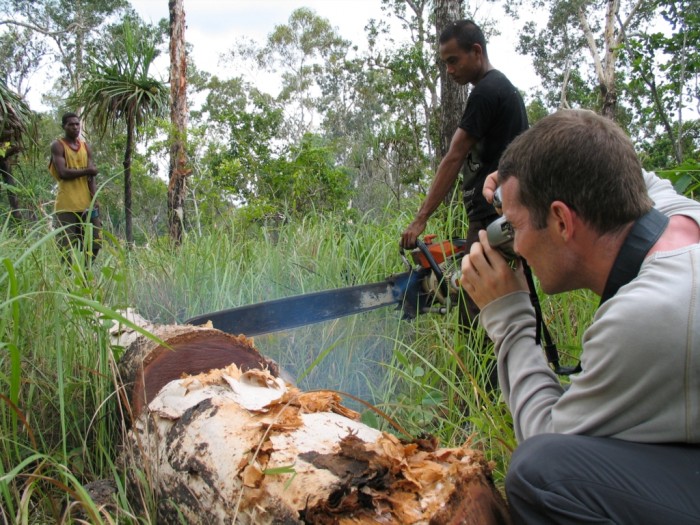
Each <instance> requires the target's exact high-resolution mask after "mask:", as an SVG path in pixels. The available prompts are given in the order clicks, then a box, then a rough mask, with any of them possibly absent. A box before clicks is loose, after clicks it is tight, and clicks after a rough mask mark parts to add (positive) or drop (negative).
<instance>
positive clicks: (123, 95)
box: [69, 20, 169, 134]
mask: <svg viewBox="0 0 700 525" xmlns="http://www.w3.org/2000/svg"><path fill="white" fill-rule="evenodd" d="M156 45H157V43H156V42H154V41H153V40H152V36H150V38H149V34H148V33H145V32H144V31H143V30H142V29H141V28H139V27H138V26H134V25H133V24H132V22H130V21H129V20H126V21H125V22H124V23H123V26H122V39H120V40H115V41H113V46H112V48H111V49H110V51H111V53H110V54H109V56H108V57H105V58H100V57H96V56H93V57H89V58H88V66H89V75H88V78H87V79H86V80H85V81H84V82H83V84H82V86H81V89H80V91H79V92H78V93H76V94H75V95H74V96H73V97H71V99H70V103H69V104H70V105H71V106H73V107H84V108H85V109H84V116H85V117H86V118H87V119H89V120H90V122H92V124H93V125H94V126H95V127H96V128H97V129H98V130H99V131H100V132H101V133H103V134H104V133H105V132H106V131H107V130H108V129H109V128H114V127H116V126H118V125H120V124H123V123H126V124H127V126H129V127H133V126H141V125H143V124H144V123H145V122H147V121H148V119H149V118H151V117H157V116H161V115H163V114H165V112H166V111H167V107H168V96H169V91H168V88H167V87H166V85H165V84H163V83H162V82H161V81H159V80H156V79H154V78H152V77H151V76H150V69H151V66H152V65H153V62H154V60H155V59H156V57H157V56H158V51H157V47H156Z"/></svg>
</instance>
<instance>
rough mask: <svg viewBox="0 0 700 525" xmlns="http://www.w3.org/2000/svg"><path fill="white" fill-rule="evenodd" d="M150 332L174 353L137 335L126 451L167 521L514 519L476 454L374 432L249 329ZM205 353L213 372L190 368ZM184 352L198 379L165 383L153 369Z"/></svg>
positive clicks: (483, 523)
mask: <svg viewBox="0 0 700 525" xmlns="http://www.w3.org/2000/svg"><path fill="white" fill-rule="evenodd" d="M154 332H155V333H156V334H157V335H158V336H159V337H160V338H161V339H163V340H165V341H166V342H167V343H168V345H169V346H171V347H174V348H175V350H168V349H165V348H163V347H159V346H158V345H155V344H154V343H152V342H149V341H146V340H144V339H143V338H142V337H139V338H137V339H136V341H134V342H133V343H131V345H130V346H129V348H128V349H127V351H126V353H125V355H124V358H123V359H122V363H123V366H122V367H121V368H122V369H123V371H122V377H123V378H130V379H131V386H130V387H129V388H127V391H130V393H129V396H128V397H130V398H131V399H132V400H134V404H135V408H134V407H132V413H133V421H132V425H131V428H130V430H129V432H128V435H127V438H126V443H125V447H124V450H125V452H124V454H123V457H122V461H124V462H125V463H126V466H127V469H128V471H129V472H130V473H131V475H130V480H131V481H130V483H131V484H132V485H138V486H139V487H141V493H140V497H141V499H142V500H146V501H148V499H149V498H148V497H144V493H145V492H148V491H151V493H152V495H153V503H151V504H150V505H151V506H155V507H156V508H157V512H158V521H159V523H161V522H162V523H178V522H180V521H179V520H184V521H185V522H187V523H191V524H197V523H241V524H256V525H257V524H268V523H269V524H272V523H275V524H277V523H289V524H296V523H315V524H364V523H366V524H369V523H383V524H418V523H425V524H428V523H430V524H458V523H463V524H475V525H476V524H479V525H488V524H507V523H509V517H508V513H507V508H506V505H505V502H504V500H503V498H502V497H501V495H500V493H499V492H498V491H497V490H496V488H495V487H494V485H493V482H492V479H491V470H490V467H489V465H488V464H487V462H486V460H485V458H484V456H483V454H482V453H481V452H480V451H477V450H473V449H470V448H469V447H468V446H466V445H465V446H463V447H459V448H450V449H446V448H437V447H435V446H429V445H428V446H426V445H425V443H426V442H425V441H420V442H418V441H416V442H410V443H407V442H402V441H400V440H399V439H397V438H396V437H395V436H393V435H391V434H388V433H384V432H380V431H378V430H375V429H373V428H370V427H368V426H366V425H364V424H362V423H361V422H360V421H359V414H357V413H356V412H354V411H352V410H350V409H348V408H346V407H344V406H343V405H342V404H341V402H340V397H339V396H338V395H337V394H336V393H333V392H329V391H320V392H319V391H315V392H302V391H300V390H299V389H297V388H296V387H294V386H293V385H291V384H289V383H287V382H285V381H284V380H282V379H281V378H280V377H279V376H278V371H277V368H276V366H274V363H272V362H271V361H270V360H267V359H265V358H264V357H263V356H261V355H260V354H259V353H258V352H257V350H256V349H255V348H254V347H253V344H252V341H251V340H249V339H246V338H245V337H232V336H229V335H227V334H222V333H221V332H218V331H217V330H213V329H208V328H195V327H189V326H178V327H155V330H154ZM200 340H201V343H200V342H199V341H200ZM209 344H213V345H214V346H216V347H217V348H218V351H216V352H213V353H212V352H210V349H209V347H208V345H209ZM222 349H223V350H222ZM173 354H175V355H177V354H194V356H189V355H188V356H186V355H179V356H177V357H174V356H173ZM209 355H216V356H218V357H216V359H215V361H216V364H214V365H212V366H211V368H212V369H211V370H207V371H205V372H202V371H200V372H201V373H199V372H194V373H192V372H191V371H192V370H194V369H196V368H197V367H201V365H202V363H206V358H207V356H209ZM224 355H229V356H233V357H234V359H233V361H231V362H230V363H226V364H222V361H225V360H226V358H224V357H223V356H224ZM178 362H179V363H183V364H185V365H187V372H188V373H190V374H191V375H186V376H185V377H180V376H179V374H178V376H177V377H175V378H173V379H172V380H170V381H168V382H167V383H165V384H164V385H161V386H158V385H160V384H161V382H162V381H163V380H164V379H163V377H161V375H160V374H159V370H160V369H161V368H165V369H167V370H168V373H166V374H164V375H165V376H173V375H174V371H176V370H177V367H176V366H175V364H176V363H178ZM139 363H142V364H139ZM191 363H197V365H196V366H189V365H188V364H191ZM252 363H257V365H252ZM204 368H206V365H204ZM156 388H158V391H157V392H156V391H155V390H156ZM139 392H141V393H139ZM144 479H146V480H148V483H146V484H145V485H147V486H148V488H147V489H146V490H143V487H144V483H143V482H142V480H144ZM132 489H133V487H132ZM133 492H138V491H133Z"/></svg>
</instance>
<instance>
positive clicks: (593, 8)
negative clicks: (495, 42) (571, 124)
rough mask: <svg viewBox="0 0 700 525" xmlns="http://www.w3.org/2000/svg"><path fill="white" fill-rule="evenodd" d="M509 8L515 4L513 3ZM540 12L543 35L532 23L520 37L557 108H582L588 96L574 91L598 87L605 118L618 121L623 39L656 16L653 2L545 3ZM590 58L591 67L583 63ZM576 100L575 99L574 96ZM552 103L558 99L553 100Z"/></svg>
mask: <svg viewBox="0 0 700 525" xmlns="http://www.w3.org/2000/svg"><path fill="white" fill-rule="evenodd" d="M509 6H510V7H511V8H514V7H515V3H514V2H509ZM535 7H536V8H540V9H546V10H547V11H548V13H549V18H548V21H547V25H546V27H545V28H544V29H539V28H538V27H537V25H536V24H535V23H533V22H530V23H528V24H526V25H525V28H524V30H523V33H522V34H521V37H520V45H519V51H521V52H523V53H528V54H530V55H531V56H532V57H533V62H534V65H535V69H536V71H537V73H538V75H539V76H540V77H541V78H542V79H543V84H544V85H545V87H546V88H547V89H549V90H550V95H551V94H553V93H555V92H557V93H558V97H556V98H558V106H559V107H563V108H566V107H570V105H571V104H572V102H573V103H575V104H577V105H583V106H584V107H591V106H590V105H587V102H585V103H584V104H580V102H581V99H580V98H579V97H580V96H583V97H584V99H585V98H587V97H588V94H587V93H586V92H585V90H583V91H582V92H577V91H576V89H580V88H581V87H586V88H588V89H590V88H591V87H592V86H596V89H597V92H598V102H597V106H598V109H599V111H600V113H601V114H603V115H605V116H607V117H609V118H611V119H618V117H619V115H618V113H617V109H618V94H619V90H618V82H617V76H618V72H619V68H620V66H621V64H620V60H619V59H620V52H621V51H622V49H623V45H624V43H625V35H626V34H627V33H629V32H630V31H636V30H637V28H638V27H639V26H640V25H641V24H643V23H645V22H647V21H648V20H649V19H650V18H651V17H652V16H653V13H654V11H653V7H654V2H652V1H650V0H604V1H594V0H542V1H539V2H536V4H535ZM585 56H589V57H590V60H589V61H584V60H582V57H585ZM572 95H573V96H572ZM552 98H554V97H552Z"/></svg>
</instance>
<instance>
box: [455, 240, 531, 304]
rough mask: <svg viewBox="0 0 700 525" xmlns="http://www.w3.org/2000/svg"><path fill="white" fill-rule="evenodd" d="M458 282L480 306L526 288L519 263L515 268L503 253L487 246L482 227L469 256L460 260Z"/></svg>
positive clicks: (487, 242)
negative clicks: (460, 273)
mask: <svg viewBox="0 0 700 525" xmlns="http://www.w3.org/2000/svg"><path fill="white" fill-rule="evenodd" d="M459 282H460V284H461V285H462V288H464V290H465V291H466V292H467V293H468V294H469V296H470V297H471V298H472V299H473V300H474V302H475V303H476V304H477V306H478V307H479V309H482V308H484V307H485V306H486V305H487V304H489V303H491V302H493V301H495V300H496V299H499V298H501V297H503V296H504V295H508V294H509V293H512V292H517V291H520V290H524V291H527V290H528V287H527V281H526V280H525V275H524V274H523V271H522V268H520V265H518V267H517V268H516V269H515V271H514V270H513V269H512V268H511V267H510V266H509V265H508V262H507V261H506V260H505V258H504V257H503V255H501V254H500V253H499V252H498V250H496V249H494V248H491V246H489V241H488V237H487V236H486V231H485V230H481V231H480V232H479V242H475V243H474V244H472V247H471V250H470V252H469V255H467V256H465V257H464V258H463V259H462V277H461V279H460V281H459Z"/></svg>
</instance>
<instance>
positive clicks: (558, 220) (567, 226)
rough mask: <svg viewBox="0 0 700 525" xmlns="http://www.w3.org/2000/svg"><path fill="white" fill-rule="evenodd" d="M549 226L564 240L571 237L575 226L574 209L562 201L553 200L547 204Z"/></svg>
mask: <svg viewBox="0 0 700 525" xmlns="http://www.w3.org/2000/svg"><path fill="white" fill-rule="evenodd" d="M549 227H550V228H554V233H555V234H556V235H558V236H559V237H560V238H561V239H562V240H563V241H564V242H568V241H569V240H571V238H572V237H573V233H574V227H575V217H574V211H573V210H572V209H571V208H570V207H569V206H567V205H566V204H565V203H564V202H562V201H554V202H553V203H552V204H550V205H549Z"/></svg>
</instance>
